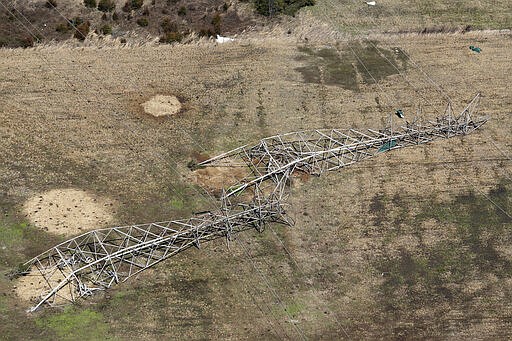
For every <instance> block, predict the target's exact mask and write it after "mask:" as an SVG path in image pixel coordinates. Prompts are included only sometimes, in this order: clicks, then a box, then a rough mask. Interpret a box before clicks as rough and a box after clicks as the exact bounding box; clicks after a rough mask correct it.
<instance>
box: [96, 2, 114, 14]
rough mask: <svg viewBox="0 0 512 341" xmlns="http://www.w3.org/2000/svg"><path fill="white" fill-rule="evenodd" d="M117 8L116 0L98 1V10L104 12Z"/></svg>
mask: <svg viewBox="0 0 512 341" xmlns="http://www.w3.org/2000/svg"><path fill="white" fill-rule="evenodd" d="M115 8H116V3H115V2H114V0H100V1H99V2H98V10H100V11H102V12H112V11H113V10H114V9H115Z"/></svg>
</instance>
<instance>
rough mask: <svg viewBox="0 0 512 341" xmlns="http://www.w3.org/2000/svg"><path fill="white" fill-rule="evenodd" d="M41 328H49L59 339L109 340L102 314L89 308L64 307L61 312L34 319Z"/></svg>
mask: <svg viewBox="0 0 512 341" xmlns="http://www.w3.org/2000/svg"><path fill="white" fill-rule="evenodd" d="M36 324H37V326H38V327H41V328H49V329H50V330H52V331H53V332H55V334H56V336H58V337H59V339H60V340H109V339H112V338H110V337H109V335H108V325H107V324H106V323H105V322H104V319H103V315H102V314H101V313H99V312H96V311H93V310H90V309H80V308H77V309H74V308H71V307H70V308H66V309H65V310H64V311H63V312H62V313H60V314H55V315H51V316H47V317H43V318H39V319H37V320H36Z"/></svg>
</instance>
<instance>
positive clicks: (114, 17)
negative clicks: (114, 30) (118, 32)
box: [112, 12, 119, 21]
mask: <svg viewBox="0 0 512 341" xmlns="http://www.w3.org/2000/svg"><path fill="white" fill-rule="evenodd" d="M112 20H114V21H118V20H119V14H117V12H114V14H112Z"/></svg>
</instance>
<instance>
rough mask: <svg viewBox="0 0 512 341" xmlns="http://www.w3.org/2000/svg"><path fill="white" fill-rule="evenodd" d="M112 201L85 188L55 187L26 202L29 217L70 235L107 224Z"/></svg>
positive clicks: (48, 229) (33, 221) (41, 225)
mask: <svg viewBox="0 0 512 341" xmlns="http://www.w3.org/2000/svg"><path fill="white" fill-rule="evenodd" d="M112 205H113V203H112V202H108V201H106V200H103V199H99V198H97V197H94V196H92V195H90V194H88V193H87V192H86V191H82V190H78V189H73V188H68V189H55V190H51V191H49V192H45V193H43V194H40V195H36V196H34V197H32V198H30V199H29V200H27V201H26V202H25V205H24V211H25V213H26V214H27V217H28V218H29V219H30V221H31V222H32V223H33V224H34V225H36V226H38V227H40V228H42V229H44V230H46V231H49V232H52V233H55V234H60V235H65V236H71V235H76V234H80V233H83V232H86V231H88V230H93V229H96V228H101V227H105V225H106V224H107V223H109V222H110V221H111V220H112V215H111V213H110V210H111V207H112Z"/></svg>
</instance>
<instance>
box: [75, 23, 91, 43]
mask: <svg viewBox="0 0 512 341" xmlns="http://www.w3.org/2000/svg"><path fill="white" fill-rule="evenodd" d="M90 29H91V23H90V22H88V21H86V22H84V23H81V24H80V25H78V26H76V30H75V34H74V37H75V38H76V39H78V40H85V37H87V34H89V30H90Z"/></svg>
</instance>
